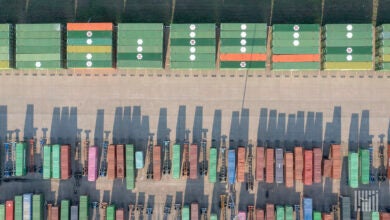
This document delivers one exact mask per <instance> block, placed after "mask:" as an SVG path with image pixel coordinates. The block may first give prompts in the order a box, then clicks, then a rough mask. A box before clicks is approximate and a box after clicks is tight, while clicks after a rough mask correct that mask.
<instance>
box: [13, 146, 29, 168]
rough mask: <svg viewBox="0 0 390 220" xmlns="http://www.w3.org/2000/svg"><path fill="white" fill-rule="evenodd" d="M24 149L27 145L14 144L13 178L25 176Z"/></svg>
mask: <svg viewBox="0 0 390 220" xmlns="http://www.w3.org/2000/svg"><path fill="white" fill-rule="evenodd" d="M26 148H27V144H26V143H24V142H20V143H17V144H16V152H15V154H16V155H15V176H24V175H26Z"/></svg>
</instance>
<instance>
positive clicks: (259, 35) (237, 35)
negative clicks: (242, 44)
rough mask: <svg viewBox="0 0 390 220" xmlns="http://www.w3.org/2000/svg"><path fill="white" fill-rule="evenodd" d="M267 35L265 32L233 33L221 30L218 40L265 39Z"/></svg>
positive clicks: (238, 31) (237, 31)
mask: <svg viewBox="0 0 390 220" xmlns="http://www.w3.org/2000/svg"><path fill="white" fill-rule="evenodd" d="M267 36H268V33H267V31H252V30H250V31H248V30H246V31H244V30H243V31H241V30H235V31H230V30H229V31H226V30H221V34H220V38H221V39H225V38H240V39H241V38H263V39H264V38H265V39H266V38H267Z"/></svg>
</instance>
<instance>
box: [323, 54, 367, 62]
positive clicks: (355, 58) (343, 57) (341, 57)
mask: <svg viewBox="0 0 390 220" xmlns="http://www.w3.org/2000/svg"><path fill="white" fill-rule="evenodd" d="M323 61H328V62H364V61H372V55H371V54H362V55H361V54H327V55H325V56H324V57H323Z"/></svg>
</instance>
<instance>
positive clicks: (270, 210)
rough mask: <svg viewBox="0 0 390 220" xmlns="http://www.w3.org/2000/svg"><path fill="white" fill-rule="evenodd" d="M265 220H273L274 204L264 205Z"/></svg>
mask: <svg viewBox="0 0 390 220" xmlns="http://www.w3.org/2000/svg"><path fill="white" fill-rule="evenodd" d="M265 214H266V215H267V216H266V217H267V218H266V220H275V206H274V204H267V205H266V213H265Z"/></svg>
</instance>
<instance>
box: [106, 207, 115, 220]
mask: <svg viewBox="0 0 390 220" xmlns="http://www.w3.org/2000/svg"><path fill="white" fill-rule="evenodd" d="M106 220H115V205H109V206H107V209H106Z"/></svg>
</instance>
